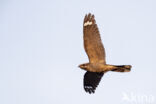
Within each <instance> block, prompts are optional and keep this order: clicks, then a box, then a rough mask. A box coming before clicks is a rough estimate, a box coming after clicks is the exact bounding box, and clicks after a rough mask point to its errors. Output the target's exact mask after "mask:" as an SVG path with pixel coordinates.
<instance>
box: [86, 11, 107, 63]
mask: <svg viewBox="0 0 156 104" xmlns="http://www.w3.org/2000/svg"><path fill="white" fill-rule="evenodd" d="M83 34H84V35H83V38H84V48H85V51H86V53H87V55H88V58H89V61H90V63H99V62H103V63H106V62H105V49H104V46H103V44H102V41H101V38H100V33H99V30H98V27H97V24H96V21H95V19H94V15H91V14H90V13H89V14H88V15H86V16H85V18H84V23H83Z"/></svg>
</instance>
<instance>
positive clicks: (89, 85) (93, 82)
mask: <svg viewBox="0 0 156 104" xmlns="http://www.w3.org/2000/svg"><path fill="white" fill-rule="evenodd" d="M103 74H104V73H96V72H89V71H87V72H86V73H85V75H84V90H85V91H86V92H88V93H89V94H92V93H95V90H96V87H97V86H98V84H99V82H100V80H101V78H102V76H103Z"/></svg>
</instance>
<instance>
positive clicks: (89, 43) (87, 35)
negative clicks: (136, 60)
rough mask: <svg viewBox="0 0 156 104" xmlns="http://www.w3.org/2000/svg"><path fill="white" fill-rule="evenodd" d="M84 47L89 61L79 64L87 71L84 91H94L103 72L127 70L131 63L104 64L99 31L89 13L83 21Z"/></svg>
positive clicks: (103, 50)
mask: <svg viewBox="0 0 156 104" xmlns="http://www.w3.org/2000/svg"><path fill="white" fill-rule="evenodd" d="M83 34H84V35H83V38H84V48H85V51H86V53H87V55H88V58H89V63H84V64H81V65H79V67H80V68H81V69H84V70H86V71H87V72H86V73H85V75H84V89H85V91H86V92H89V93H94V92H95V89H96V87H97V86H98V84H99V82H100V80H101V78H102V77H103V75H104V73H106V72H108V71H114V72H129V71H130V69H131V65H109V64H106V59H105V58H106V55H105V49H104V46H103V44H102V41H101V38H100V33H99V30H98V27H97V24H96V22H95V19H94V15H91V14H90V13H89V14H88V15H86V16H85V18H84V23H83Z"/></svg>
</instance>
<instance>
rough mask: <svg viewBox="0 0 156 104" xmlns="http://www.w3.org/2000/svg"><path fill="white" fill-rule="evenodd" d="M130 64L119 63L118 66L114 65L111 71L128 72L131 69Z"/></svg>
mask: <svg viewBox="0 0 156 104" xmlns="http://www.w3.org/2000/svg"><path fill="white" fill-rule="evenodd" d="M131 67H132V66H131V65H119V66H115V69H113V70H112V71H115V72H130V71H131Z"/></svg>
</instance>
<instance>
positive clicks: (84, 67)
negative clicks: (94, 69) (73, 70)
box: [79, 63, 89, 70]
mask: <svg viewBox="0 0 156 104" xmlns="http://www.w3.org/2000/svg"><path fill="white" fill-rule="evenodd" d="M88 67H89V66H88V63H87V64H81V65H79V68H81V69H85V70H86V69H88Z"/></svg>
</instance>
